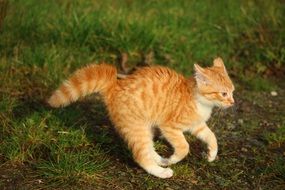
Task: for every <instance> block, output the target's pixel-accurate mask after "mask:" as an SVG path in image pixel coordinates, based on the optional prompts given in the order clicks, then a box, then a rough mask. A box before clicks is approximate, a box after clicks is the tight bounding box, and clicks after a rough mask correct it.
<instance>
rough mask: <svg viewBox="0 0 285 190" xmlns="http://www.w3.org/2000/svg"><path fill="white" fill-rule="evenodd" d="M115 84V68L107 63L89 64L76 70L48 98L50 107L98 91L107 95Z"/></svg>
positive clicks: (59, 105)
mask: <svg viewBox="0 0 285 190" xmlns="http://www.w3.org/2000/svg"><path fill="white" fill-rule="evenodd" d="M116 85H117V70H116V68H115V67H114V66H111V65H107V64H104V63H103V64H99V65H95V64H92V65H89V66H86V67H84V68H82V69H79V70H78V71H76V72H75V73H74V74H73V75H72V76H71V77H70V78H69V79H68V80H66V81H65V82H64V83H63V84H62V85H61V86H60V87H59V88H58V89H57V90H55V91H54V92H53V94H52V95H51V97H50V98H49V99H48V101H47V102H48V104H49V105H50V106H51V107H63V106H67V105H68V104H70V103H72V102H75V101H76V100H78V98H80V97H84V96H86V95H88V94H92V93H95V92H98V93H100V94H102V95H103V97H104V96H109V94H110V93H111V90H112V89H114V87H115V86H116Z"/></svg>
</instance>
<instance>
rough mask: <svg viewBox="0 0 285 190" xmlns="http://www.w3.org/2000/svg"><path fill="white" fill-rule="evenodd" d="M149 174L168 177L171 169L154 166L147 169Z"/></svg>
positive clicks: (171, 174) (171, 172) (171, 173)
mask: <svg viewBox="0 0 285 190" xmlns="http://www.w3.org/2000/svg"><path fill="white" fill-rule="evenodd" d="M147 171H148V172H149V173H150V174H152V175H154V176H156V177H159V178H163V179H164V178H170V177H172V176H173V171H172V169H170V168H162V167H159V166H157V167H154V168H151V169H149V170H147Z"/></svg>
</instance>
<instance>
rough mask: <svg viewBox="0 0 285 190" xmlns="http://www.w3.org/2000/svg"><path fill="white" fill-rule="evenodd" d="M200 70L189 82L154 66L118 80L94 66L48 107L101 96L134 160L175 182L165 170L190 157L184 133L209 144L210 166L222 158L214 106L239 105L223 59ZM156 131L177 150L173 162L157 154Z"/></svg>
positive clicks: (101, 66) (56, 94)
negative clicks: (212, 117) (211, 124)
mask: <svg viewBox="0 0 285 190" xmlns="http://www.w3.org/2000/svg"><path fill="white" fill-rule="evenodd" d="M194 69H195V76H194V77H192V78H188V79H187V78H184V77H183V76H182V75H180V74H178V73H176V72H175V71H173V70H171V69H169V68H166V67H161V66H151V67H144V68H140V69H138V70H137V71H135V72H134V73H133V74H131V75H127V77H125V78H123V79H121V80H117V70H116V68H115V67H113V66H111V65H107V64H99V65H95V64H93V65H89V66H87V67H85V68H82V69H80V70H78V71H77V72H75V74H74V75H73V76H71V78H70V79H68V80H67V81H65V82H64V83H63V84H62V85H61V86H60V88H59V89H58V90H56V91H55V92H54V93H53V94H52V96H51V97H50V99H49V100H48V103H49V105H50V106H52V107H60V106H66V105H68V104H70V103H71V102H74V101H76V100H77V99H78V98H79V97H83V96H85V95H88V94H91V93H95V92H99V93H100V94H101V95H102V97H103V100H104V102H105V104H106V106H107V109H108V112H109V116H110V118H111V120H112V122H113V123H114V125H115V128H116V130H117V131H118V132H119V134H120V135H121V136H122V137H123V138H124V140H125V141H126V142H127V144H128V146H129V148H130V149H131V150H132V153H133V157H134V160H135V161H136V162H137V163H138V164H139V165H140V166H141V167H142V168H143V169H145V170H146V171H147V172H148V173H150V174H152V175H154V176H157V177H160V178H169V177H171V176H172V175H173V171H172V170H171V169H170V168H169V167H168V168H167V167H161V166H169V165H171V164H175V163H177V162H179V161H181V160H182V159H183V158H184V157H185V156H186V155H187V154H188V152H189V145H188V143H187V141H186V139H185V137H184V135H183V132H186V131H189V132H191V133H192V135H194V136H196V137H197V138H199V139H201V140H202V141H203V142H205V143H206V144H207V146H208V161H209V162H211V161H213V160H214V159H215V158H216V155H217V152H218V145H217V140H216V137H215V135H214V133H213V132H212V131H211V130H210V129H209V128H208V126H207V124H206V122H207V120H208V119H209V117H210V115H211V112H212V108H213V107H214V106H218V107H224V108H227V107H229V106H232V105H233V104H234V99H233V91H234V86H233V84H232V82H231V80H230V78H229V76H228V74H227V71H226V68H225V66H224V63H223V61H222V59H221V58H216V59H215V60H214V64H213V66H212V67H208V68H202V67H200V66H199V65H197V64H195V65H194ZM154 126H158V128H159V129H160V131H161V133H162V135H163V136H164V137H165V138H166V140H167V141H168V142H169V143H170V144H171V145H172V146H173V148H174V154H173V155H172V156H170V157H169V158H162V157H161V156H160V155H159V154H158V153H157V152H156V151H155V149H154V146H153V134H152V131H153V130H152V128H153V127H154Z"/></svg>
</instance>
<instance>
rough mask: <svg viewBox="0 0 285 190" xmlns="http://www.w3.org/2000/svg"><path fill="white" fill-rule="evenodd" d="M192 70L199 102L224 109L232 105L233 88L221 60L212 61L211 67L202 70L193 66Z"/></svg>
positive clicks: (197, 66)
mask: <svg viewBox="0 0 285 190" xmlns="http://www.w3.org/2000/svg"><path fill="white" fill-rule="evenodd" d="M194 69H195V79H196V83H197V88H198V96H199V97H198V98H199V100H200V101H202V102H204V103H206V104H210V105H213V106H218V107H224V108H227V107H230V106H232V105H233V104H234V98H233V91H234V90H235V87H234V85H233V83H232V81H231V79H230V77H229V76H228V73H227V70H226V67H225V65H224V62H223V60H222V59H221V58H216V59H214V63H213V66H212V67H207V68H202V67H200V66H199V65H197V64H195V65H194Z"/></svg>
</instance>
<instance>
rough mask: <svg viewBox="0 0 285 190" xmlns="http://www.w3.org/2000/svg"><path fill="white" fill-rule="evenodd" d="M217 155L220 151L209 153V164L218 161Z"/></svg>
mask: <svg viewBox="0 0 285 190" xmlns="http://www.w3.org/2000/svg"><path fill="white" fill-rule="evenodd" d="M217 153H218V149H215V150H210V151H209V152H208V155H207V157H208V162H212V161H214V160H215V159H216V157H217Z"/></svg>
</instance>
